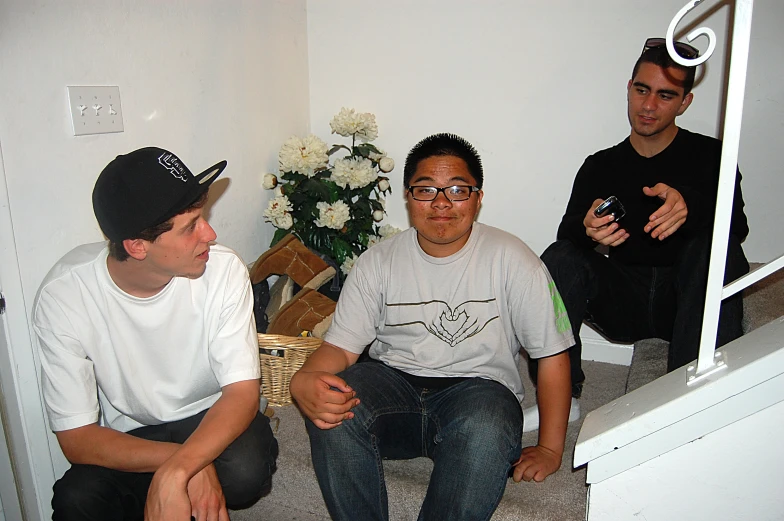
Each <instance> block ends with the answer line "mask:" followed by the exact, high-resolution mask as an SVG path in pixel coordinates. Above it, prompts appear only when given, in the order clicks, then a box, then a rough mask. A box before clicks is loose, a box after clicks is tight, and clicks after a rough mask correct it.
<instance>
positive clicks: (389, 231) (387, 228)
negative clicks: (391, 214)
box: [378, 224, 403, 239]
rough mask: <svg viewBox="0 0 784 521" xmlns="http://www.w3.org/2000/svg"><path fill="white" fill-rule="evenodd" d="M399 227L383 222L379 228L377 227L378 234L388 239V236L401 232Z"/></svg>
mask: <svg viewBox="0 0 784 521" xmlns="http://www.w3.org/2000/svg"><path fill="white" fill-rule="evenodd" d="M402 231H403V230H401V229H400V228H395V227H394V226H392V225H391V224H385V225H384V226H382V227H381V228H379V229H378V234H379V235H380V236H381V237H382V239H389V238H390V237H394V236H395V235H397V234H398V233H400V232H402Z"/></svg>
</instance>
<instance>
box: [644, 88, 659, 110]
mask: <svg viewBox="0 0 784 521" xmlns="http://www.w3.org/2000/svg"><path fill="white" fill-rule="evenodd" d="M642 108H644V109H645V110H656V96H655V95H654V94H653V93H652V92H651V93H650V94H648V95H647V96H645V99H643V100H642Z"/></svg>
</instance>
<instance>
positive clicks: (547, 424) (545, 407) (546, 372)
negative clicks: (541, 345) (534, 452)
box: [537, 351, 572, 454]
mask: <svg viewBox="0 0 784 521" xmlns="http://www.w3.org/2000/svg"><path fill="white" fill-rule="evenodd" d="M537 381H538V383H537V402H538V403H539V416H540V424H539V445H541V446H543V447H546V448H548V449H550V450H552V451H555V452H557V453H558V454H563V450H564V442H565V439H566V425H567V422H568V418H569V404H570V402H571V396H572V393H571V389H572V386H571V376H570V370H569V356H568V354H567V352H566V351H564V352H563V353H560V354H557V355H554V356H550V357H547V358H543V359H541V360H539V374H538V377H537Z"/></svg>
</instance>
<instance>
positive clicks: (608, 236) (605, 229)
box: [583, 199, 629, 247]
mask: <svg viewBox="0 0 784 521" xmlns="http://www.w3.org/2000/svg"><path fill="white" fill-rule="evenodd" d="M601 203H602V199H596V200H595V201H594V202H593V205H591V207H590V208H589V209H588V213H586V214H585V219H583V226H585V234H586V235H587V236H588V237H590V238H591V239H593V240H594V242H598V243H599V244H602V245H604V246H611V247H612V246H618V245H620V244H623V243H624V242H625V241H626V239H628V238H629V232H627V231H626V230H624V229H623V228H621V227H620V226H619V225H618V223H615V222H613V220H614V219H615V216H613V215H605V216H604V217H596V216H595V215H594V213H593V210H594V208H596V207H597V206H599V205H600V204H601Z"/></svg>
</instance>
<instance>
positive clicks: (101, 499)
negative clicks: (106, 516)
mask: <svg viewBox="0 0 784 521" xmlns="http://www.w3.org/2000/svg"><path fill="white" fill-rule="evenodd" d="M53 491H54V495H53V496H52V510H53V511H54V514H53V518H54V519H89V518H96V517H100V515H97V516H96V515H94V516H92V517H91V515H90V512H91V511H92V510H93V507H96V508H98V505H99V504H100V505H103V506H105V505H106V504H107V503H111V502H112V501H113V500H116V501H117V505H118V507H119V505H120V500H119V497H115V496H116V491H115V490H114V488H113V487H112V486H111V484H110V483H108V482H107V481H105V480H102V479H95V477H94V476H92V475H90V474H89V472H86V471H85V469H84V468H83V467H82V466H79V465H75V466H73V467H71V468H70V469H69V470H68V471H67V472H66V473H65V475H64V476H63V477H62V478H60V479H59V480H57V482H56V483H55V484H54V487H53ZM99 511H103V508H102V507H101V508H100V510H99Z"/></svg>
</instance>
